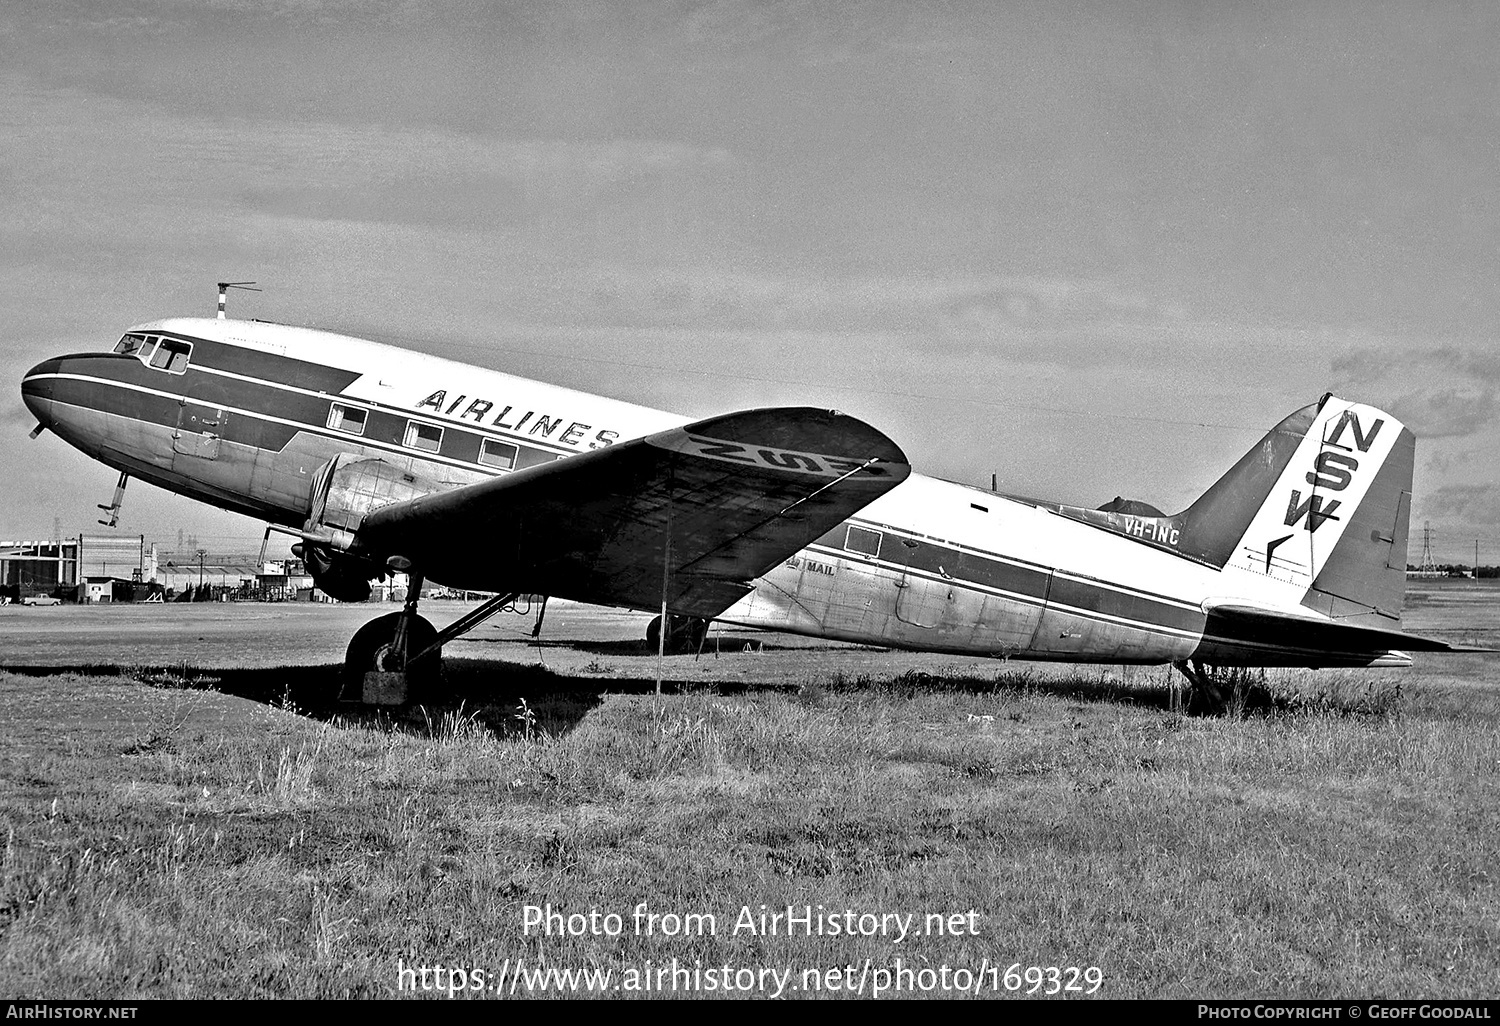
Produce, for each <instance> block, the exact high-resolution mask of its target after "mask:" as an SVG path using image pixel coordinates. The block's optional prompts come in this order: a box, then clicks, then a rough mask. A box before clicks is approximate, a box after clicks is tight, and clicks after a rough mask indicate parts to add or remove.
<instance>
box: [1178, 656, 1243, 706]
mask: <svg viewBox="0 0 1500 1026" xmlns="http://www.w3.org/2000/svg"><path fill="white" fill-rule="evenodd" d="M1172 665H1173V666H1174V667H1176V668H1177V672H1179V673H1181V674H1182V676H1183V677H1184V678H1185V679H1186V680H1187V684H1188V686H1187V689H1186V694H1184V695H1183V696H1182V701H1181V703H1180V705H1179V703H1178V701H1177V696H1176V695H1175V694H1174V696H1173V703H1172V704H1173V711H1174V712H1186V713H1190V714H1194V715H1198V716H1223V715H1225V714H1226V713H1231V712H1234V713H1238V712H1242V711H1243V710H1244V708H1245V704H1246V702H1247V701H1253V699H1254V695H1253V693H1252V689H1255V688H1256V687H1257V681H1256V680H1255V679H1254V678H1253V677H1252V670H1251V669H1250V668H1248V667H1244V666H1209V665H1208V664H1207V663H1201V662H1198V661H1197V660H1192V661H1189V660H1187V659H1183V660H1181V661H1179V662H1175V663H1173V664H1172ZM1262 683H1263V681H1262Z"/></svg>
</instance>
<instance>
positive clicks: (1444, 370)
mask: <svg viewBox="0 0 1500 1026" xmlns="http://www.w3.org/2000/svg"><path fill="white" fill-rule="evenodd" d="M1332 369H1333V372H1334V375H1335V378H1336V380H1338V381H1339V382H1340V385H1341V387H1347V388H1348V389H1349V390H1351V391H1352V392H1355V393H1359V394H1361V395H1363V396H1367V397H1369V398H1371V401H1379V403H1380V404H1381V405H1383V406H1385V407H1387V408H1388V409H1389V410H1390V411H1391V412H1392V413H1394V414H1395V415H1396V416H1398V417H1400V418H1401V419H1402V420H1403V421H1405V422H1406V424H1407V426H1409V427H1410V428H1411V429H1412V430H1413V431H1415V432H1416V433H1417V435H1418V436H1419V437H1423V438H1455V437H1464V436H1468V435H1474V434H1478V433H1480V432H1482V431H1487V430H1489V429H1491V428H1494V427H1495V426H1496V425H1497V424H1500V354H1495V353H1493V352H1487V351H1482V350H1479V349H1477V348H1475V349H1468V348H1464V347H1461V346H1456V345H1448V346H1440V347H1433V348H1427V349H1418V348H1415V347H1413V346H1412V345H1410V343H1407V342H1404V341H1402V340H1399V339H1392V340H1389V341H1387V342H1385V343H1384V344H1382V345H1380V346H1378V347H1372V346H1364V347H1359V348H1356V349H1354V350H1352V351H1350V352H1347V353H1344V354H1343V355H1341V356H1339V357H1337V358H1336V359H1335V360H1334V361H1333V364H1332Z"/></svg>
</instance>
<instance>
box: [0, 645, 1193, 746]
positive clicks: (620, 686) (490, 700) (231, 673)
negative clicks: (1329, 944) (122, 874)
mask: <svg viewBox="0 0 1500 1026" xmlns="http://www.w3.org/2000/svg"><path fill="white" fill-rule="evenodd" d="M551 645H552V646H553V647H563V646H564V645H566V647H570V648H575V649H577V650H580V651H584V652H591V653H592V652H596V651H597V652H598V654H602V655H612V656H618V657H633V658H636V659H641V660H643V661H644V660H647V659H650V660H652V661H654V658H655V657H654V655H647V654H646V653H645V652H644V651H643V645H642V643H641V642H638V641H630V642H609V643H597V642H594V643H562V644H560V643H556V642H553V643H551ZM707 655H708V653H704V656H705V657H707ZM0 670H3V671H5V672H9V673H16V674H21V675H24V676H29V677H55V676H62V675H75V674H76V675H79V676H87V677H114V678H120V679H121V680H122V682H135V683H137V684H139V685H141V686H143V687H150V688H158V689H166V690H199V691H215V692H218V693H221V694H226V695H233V696H235V697H237V698H242V699H245V700H247V701H251V702H258V703H260V704H262V705H266V706H269V707H273V708H278V709H284V710H287V711H291V712H295V713H296V714H299V715H302V716H306V717H308V718H309V719H315V720H321V721H333V720H337V721H339V722H342V723H353V724H360V723H368V724H370V725H378V726H380V727H381V728H383V729H393V730H401V731H405V732H408V733H413V734H418V735H423V736H432V735H433V734H434V733H435V731H437V730H438V729H440V726H441V724H442V723H443V720H444V717H445V716H450V717H451V716H461V717H462V718H464V719H467V720H469V721H471V722H472V723H474V724H475V725H477V726H480V727H482V728H483V729H486V730H489V731H491V732H492V733H494V734H495V735H496V736H499V737H504V738H514V737H519V736H524V735H525V734H527V733H528V732H530V733H532V734H547V735H549V736H553V737H557V736H561V735H564V734H566V733H568V732H569V731H571V730H572V729H573V728H575V727H576V726H577V725H578V724H579V723H580V722H582V720H583V718H584V717H585V716H586V715H588V713H589V712H590V711H592V710H593V709H594V708H596V707H597V706H599V705H600V704H601V703H602V702H603V701H604V697H605V696H606V695H609V694H623V695H649V694H653V693H654V692H655V690H656V681H655V678H654V677H652V676H647V675H643V676H619V675H618V671H616V670H615V668H614V667H609V666H603V667H600V668H599V671H598V672H593V673H587V674H569V673H563V672H559V671H556V670H553V669H551V668H549V667H547V666H545V665H543V664H541V663H537V662H532V663H522V662H515V661H509V660H493V659H470V658H463V657H452V656H450V657H448V658H446V659H445V660H444V669H443V678H442V682H441V684H440V685H438V686H437V687H436V688H434V689H433V690H432V692H431V693H430V694H429V695H428V696H427V699H426V700H425V701H418V702H415V703H413V704H411V705H408V706H405V707H401V708H391V707H374V706H364V705H361V704H360V703H358V702H341V701H338V700H337V699H336V697H335V696H336V695H337V693H338V689H339V687H340V681H341V671H342V667H341V666H339V665H337V664H329V665H323V666H276V667H257V668H245V667H235V668H217V667H194V666H186V665H178V666H167V667H162V666H131V665H116V664H105V665H79V666H0ZM662 690H663V693H665V694H668V695H681V694H697V695H703V694H713V695H723V696H733V695H739V694H773V693H782V694H787V695H796V694H799V693H800V694H801V695H802V696H803V697H805V698H810V699H813V700H817V699H820V698H824V697H829V696H849V697H853V698H858V697H859V696H860V695H868V696H869V697H870V698H871V699H872V700H875V699H880V698H885V699H895V700H904V699H910V698H915V697H917V696H919V695H924V694H941V693H944V692H947V693H952V694H969V695H973V694H993V695H997V696H1009V697H1020V696H1029V695H1038V696H1048V697H1052V698H1060V699H1064V700H1066V701H1070V702H1076V703H1082V704H1105V705H1130V706H1137V707H1145V708H1158V709H1161V710H1163V711H1166V710H1168V708H1169V702H1170V698H1169V695H1168V692H1167V690H1166V689H1165V688H1163V687H1161V685H1160V684H1159V683H1154V682H1152V681H1145V680H1142V681H1135V680H1127V681H1121V680H1120V679H1119V678H1117V677H1107V676H1103V675H1088V676H1086V675H1084V674H1080V675H1079V676H1077V677H1071V678H1062V679H1054V680H1049V679H1044V678H1038V677H1036V676H1034V675H1032V674H1031V673H1029V672H1027V671H1025V670H1021V671H1016V672H1007V671H1004V670H1002V671H1001V672H1000V673H998V674H997V675H995V676H993V677H989V678H982V677H971V676H945V675H942V674H932V673H926V672H921V671H913V670H908V671H905V672H902V673H897V674H864V673H861V674H857V675H846V674H842V673H838V672H833V673H829V674H826V675H824V676H823V677H822V678H820V679H819V680H817V682H816V683H813V684H808V685H798V684H790V683H760V682H754V681H750V682H744V681H731V682H705V681H703V680H701V679H696V680H687V679H677V678H671V677H668V678H665V679H664V680H663V682H662Z"/></svg>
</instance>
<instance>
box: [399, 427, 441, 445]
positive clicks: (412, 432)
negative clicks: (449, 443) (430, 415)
mask: <svg viewBox="0 0 1500 1026" xmlns="http://www.w3.org/2000/svg"><path fill="white" fill-rule="evenodd" d="M402 444H404V445H406V446H408V447H410V448H412V449H421V450H422V451H423V452H437V451H438V450H439V449H441V448H442V447H443V429H442V428H440V427H435V426H433V425H432V424H419V423H418V422H417V421H414V420H409V421H407V422H406V438H405V439H404V440H403V443H402Z"/></svg>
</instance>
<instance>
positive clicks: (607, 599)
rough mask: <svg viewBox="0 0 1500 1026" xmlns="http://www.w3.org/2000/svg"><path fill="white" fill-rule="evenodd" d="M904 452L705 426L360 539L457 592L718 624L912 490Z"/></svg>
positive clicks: (747, 418)
mask: <svg viewBox="0 0 1500 1026" xmlns="http://www.w3.org/2000/svg"><path fill="white" fill-rule="evenodd" d="M910 473H911V467H910V466H909V465H908V464H907V461H906V456H905V454H904V453H902V451H901V449H900V448H899V447H897V445H896V444H895V443H894V442H892V441H891V440H890V439H889V438H887V437H886V436H885V435H884V434H882V433H881V432H879V431H877V430H875V429H874V428H872V427H870V426H869V425H868V424H865V423H864V422H862V421H860V420H857V419H855V418H853V417H847V416H844V415H842V414H839V413H836V412H831V411H827V410H816V409H809V408H803V407H792V408H773V409H762V410H750V411H747V412H743V413H733V414H728V415H726V416H721V417H713V418H710V419H708V420H702V421H697V422H695V423H692V424H687V425H684V426H682V427H678V428H673V429H670V430H667V431H663V432H659V433H657V434H654V435H648V436H646V437H644V438H638V439H634V440H632V441H629V442H623V443H619V444H616V445H612V446H610V447H609V448H607V449H600V450H596V451H594V452H590V453H585V454H582V455H579V456H575V457H571V458H569V459H567V460H562V461H559V462H557V463H552V464H548V465H546V466H541V467H533V468H531V469H529V470H523V471H518V472H516V473H513V474H509V475H506V476H504V477H499V478H495V479H493V480H490V481H484V482H481V483H479V484H475V485H469V486H467V487H463V488H457V489H454V490H452V491H446V492H439V493H435V494H429V495H424V496H421V497H419V498H415V499H409V500H406V501H403V502H397V503H393V504H391V505H388V506H384V507H382V508H380V509H377V510H375V511H373V512H371V513H369V514H368V515H367V516H366V517H365V518H364V520H363V522H362V523H361V524H360V527H359V529H358V531H357V537H358V539H359V541H360V544H361V545H362V546H363V547H365V548H366V549H368V550H369V551H372V552H375V553H381V554H388V555H401V556H405V557H406V558H408V559H411V560H412V561H413V562H414V563H415V564H416V565H417V566H419V567H421V568H422V569H423V571H424V572H425V573H426V575H427V576H428V577H430V578H431V579H433V580H436V581H441V582H443V583H444V584H448V585H451V586H453V587H460V588H470V589H475V590H483V591H502V590H504V591H522V592H534V593H541V594H547V595H554V596H557V597H560V598H571V599H577V600H579V601H584V602H596V603H601V604H607V605H621V606H632V607H635V608H639V609H649V608H654V607H655V606H657V605H658V604H660V602H661V599H662V593H663V566H664V564H665V565H666V567H667V574H666V578H667V579H666V597H667V604H668V606H669V608H670V609H671V610H672V611H673V612H675V613H686V614H691V615H695V616H714V615H716V614H718V613H721V612H723V611H724V610H725V609H727V608H728V607H729V606H730V605H732V604H733V603H734V602H735V601H737V600H738V599H739V598H740V597H741V596H743V595H744V594H746V593H747V592H748V591H750V590H751V585H750V582H751V581H752V580H754V579H755V578H756V577H758V576H760V575H761V574H763V573H765V572H766V571H767V570H769V569H770V568H771V567H773V566H775V565H776V564H777V563H779V562H781V561H783V560H785V559H786V558H787V557H789V556H791V555H792V554H793V553H795V552H797V551H798V550H799V549H801V548H802V547H803V546H805V545H806V544H808V543H809V542H811V541H813V540H814V539H816V538H818V537H819V536H821V535H822V534H824V533H826V532H827V531H829V530H831V529H832V528H833V527H835V526H836V525H837V524H838V523H840V522H841V521H842V520H844V519H845V518H846V517H848V516H849V515H850V514H852V513H854V512H856V511H857V510H859V509H862V508H863V507H864V506H866V505H867V504H869V503H870V502H872V501H874V500H875V499H876V498H878V497H879V496H881V495H883V494H885V493H886V492H888V491H889V490H890V489H892V488H894V487H895V486H896V485H898V484H900V483H901V482H902V481H904V480H905V479H906V477H907V476H908V475H909V474H910Z"/></svg>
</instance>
